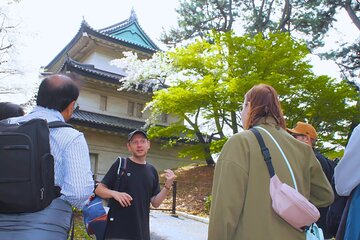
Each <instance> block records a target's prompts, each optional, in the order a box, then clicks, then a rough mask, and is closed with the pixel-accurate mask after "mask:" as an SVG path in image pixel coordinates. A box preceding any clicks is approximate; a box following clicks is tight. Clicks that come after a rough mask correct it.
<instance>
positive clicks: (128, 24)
mask: <svg viewBox="0 0 360 240" xmlns="http://www.w3.org/2000/svg"><path fill="white" fill-rule="evenodd" d="M99 32H100V33H103V34H107V35H110V36H112V37H115V38H117V39H122V40H124V41H130V42H132V43H136V44H138V45H140V46H143V47H146V48H152V49H155V50H157V51H159V50H160V49H159V48H158V46H156V44H155V43H154V42H153V41H152V40H151V39H150V38H149V36H148V35H147V34H146V33H145V32H144V30H143V29H142V28H141V26H140V24H139V22H138V21H137V17H136V14H135V11H134V9H132V10H131V15H130V17H129V19H127V20H125V21H122V22H119V23H117V24H114V25H112V26H109V27H106V28H103V29H100V30H99Z"/></svg>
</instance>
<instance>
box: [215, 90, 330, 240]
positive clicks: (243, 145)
mask: <svg viewBox="0 0 360 240" xmlns="http://www.w3.org/2000/svg"><path fill="white" fill-rule="evenodd" d="M241 120H242V123H243V127H244V129H245V131H242V132H240V133H237V134H235V135H233V136H232V137H231V138H230V139H229V140H228V141H227V142H226V144H225V145H224V147H223V149H222V151H221V154H220V156H219V159H218V161H217V163H216V167H215V175H214V180H213V189H212V204H211V210H210V223H209V232H208V240H240V239H243V240H258V239H259V240H260V239H261V240H262V239H270V240H271V239H274V240H275V239H276V240H278V239H286V240H287V239H291V240H293V239H305V233H304V232H300V231H299V230H297V229H295V228H294V227H292V226H291V225H289V224H288V223H287V222H286V221H285V220H283V219H282V218H281V217H280V216H278V215H277V214H276V213H275V212H274V210H273V209H272V206H271V198H270V193H269V182H270V177H269V173H268V170H267V167H266V164H265V162H264V158H263V156H262V154H261V151H260V147H259V144H258V142H257V140H256V137H255V135H254V134H253V133H252V132H251V131H249V130H248V129H249V128H251V127H253V126H261V127H262V128H265V129H266V130H267V131H268V132H270V133H271V135H272V136H273V137H274V138H275V139H276V141H277V142H278V144H279V145H280V146H281V148H282V150H283V151H284V153H285V155H286V157H287V159H288V160H289V162H290V165H291V168H292V170H293V172H294V175H295V179H296V183H297V187H298V190H299V192H300V193H301V194H303V195H304V196H305V197H306V198H307V199H309V200H310V202H312V203H313V204H314V205H315V206H317V207H325V206H328V205H329V204H331V203H332V201H333V198H334V195H333V191H332V188H331V186H330V183H329V182H328V180H327V179H326V176H325V175H324V173H323V171H322V170H321V166H320V163H319V162H318V160H317V159H316V157H315V155H314V152H313V150H312V149H311V147H310V146H308V145H306V144H304V143H302V142H300V141H298V140H296V139H295V138H293V137H292V136H291V135H290V134H289V133H287V131H286V126H285V120H284V116H283V113H282V111H281V106H280V102H279V98H278V95H277V93H276V91H275V89H274V88H272V87H271V86H269V85H265V84H260V85H256V86H254V87H253V88H251V89H250V90H249V91H248V92H247V93H246V95H245V100H244V104H243V109H242V112H241ZM262 137H263V138H264V141H265V144H266V146H267V147H268V148H269V150H270V154H271V156H272V163H273V166H274V168H275V172H276V174H277V175H278V177H279V179H280V180H281V181H282V182H285V183H287V184H288V185H290V186H294V184H293V182H292V179H291V174H290V172H289V170H288V168H287V166H286V163H285V160H284V159H283V157H282V155H281V153H280V151H279V149H278V148H277V147H276V145H275V143H274V142H273V141H272V140H271V139H270V137H269V136H267V135H266V134H263V132H262Z"/></svg>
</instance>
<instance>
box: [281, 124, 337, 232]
mask: <svg viewBox="0 0 360 240" xmlns="http://www.w3.org/2000/svg"><path fill="white" fill-rule="evenodd" d="M287 131H288V132H289V133H290V134H291V135H292V136H293V137H295V138H296V139H298V140H299V141H301V142H303V143H306V144H307V145H309V146H311V147H312V148H313V150H314V153H315V156H316V158H317V159H318V160H319V162H320V165H321V167H322V170H323V172H324V173H325V175H326V178H327V179H328V180H329V182H330V183H331V180H332V178H333V175H334V168H335V166H336V163H335V162H334V161H331V160H329V159H328V158H326V157H325V156H324V155H322V154H321V153H320V152H319V151H318V150H317V149H315V148H314V147H315V142H316V139H317V136H318V134H317V132H316V130H315V128H314V127H313V126H312V125H311V124H308V123H304V122H297V124H296V126H295V127H294V128H292V129H289V128H288V129H287ZM328 210H329V207H324V208H319V212H320V219H319V220H318V221H317V223H316V224H317V225H318V226H319V227H320V228H321V229H322V230H323V232H324V237H325V239H331V238H332V237H335V236H333V234H332V233H330V232H329V231H328V227H327V225H326V215H327V212H328Z"/></svg>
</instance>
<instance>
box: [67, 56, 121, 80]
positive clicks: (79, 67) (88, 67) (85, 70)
mask: <svg viewBox="0 0 360 240" xmlns="http://www.w3.org/2000/svg"><path fill="white" fill-rule="evenodd" d="M61 71H73V72H76V73H80V72H81V74H82V75H85V76H89V77H92V78H93V77H94V75H95V76H96V78H97V79H99V80H100V79H101V80H104V81H107V82H111V83H113V84H117V85H121V83H120V82H119V80H120V79H121V78H123V77H125V74H124V75H120V74H116V73H112V72H108V71H104V70H101V69H97V68H95V67H94V65H92V64H84V63H79V62H77V61H75V60H73V59H71V58H67V60H66V61H65V62H64V64H63V66H62V67H61Z"/></svg>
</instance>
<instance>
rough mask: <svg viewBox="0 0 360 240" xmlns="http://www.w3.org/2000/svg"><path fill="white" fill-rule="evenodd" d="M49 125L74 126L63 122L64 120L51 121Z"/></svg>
mask: <svg viewBox="0 0 360 240" xmlns="http://www.w3.org/2000/svg"><path fill="white" fill-rule="evenodd" d="M48 125H49V128H61V127H69V128H74V127H73V126H72V125H70V124H68V123H66V122H63V121H54V122H49V123H48Z"/></svg>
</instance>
